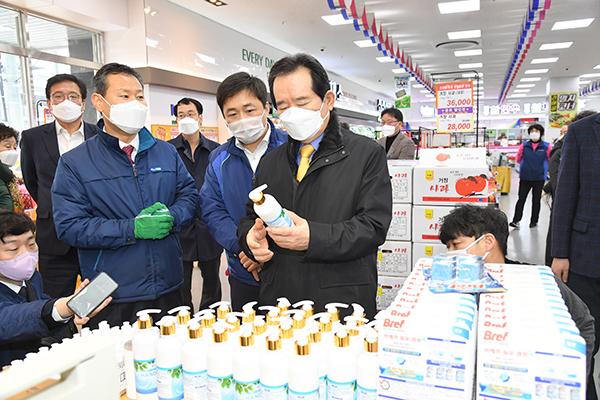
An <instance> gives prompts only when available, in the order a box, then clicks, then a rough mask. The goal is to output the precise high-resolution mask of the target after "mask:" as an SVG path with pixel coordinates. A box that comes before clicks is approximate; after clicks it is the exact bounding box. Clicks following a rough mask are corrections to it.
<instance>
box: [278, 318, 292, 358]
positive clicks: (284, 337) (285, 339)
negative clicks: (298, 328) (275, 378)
mask: <svg viewBox="0 0 600 400" xmlns="http://www.w3.org/2000/svg"><path fill="white" fill-rule="evenodd" d="M279 336H280V337H281V348H282V349H283V354H285V355H286V356H288V357H291V356H293V355H294V351H295V341H294V328H293V327H292V325H290V324H288V323H286V322H284V323H282V324H281V325H280V327H279Z"/></svg>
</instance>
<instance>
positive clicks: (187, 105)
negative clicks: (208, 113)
mask: <svg viewBox="0 0 600 400" xmlns="http://www.w3.org/2000/svg"><path fill="white" fill-rule="evenodd" d="M173 111H174V113H175V116H176V118H177V126H178V128H179V136H177V137H176V138H175V139H172V140H169V143H171V144H172V145H173V146H175V148H176V149H177V152H178V153H179V156H180V157H181V159H182V160H183V163H184V164H185V167H186V168H187V170H188V172H189V173H190V175H192V178H194V181H195V182H196V188H197V189H198V190H200V188H202V185H203V184H204V174H205V173H206V167H207V166H208V156H209V155H210V153H211V151H213V150H214V149H216V148H217V147H219V143H217V142H213V141H212V140H209V139H207V138H205V137H203V136H202V135H201V134H200V126H201V125H202V111H203V107H202V104H201V103H200V102H199V101H198V100H196V99H191V98H188V97H184V98H183V99H181V100H179V101H178V102H177V104H175V107H174V110H173ZM179 240H180V241H181V247H183V302H184V304H185V305H187V306H189V307H190V308H191V310H193V309H194V306H193V305H192V295H191V289H192V271H193V269H194V261H198V267H199V268H200V271H201V272H202V299H201V300H200V309H201V310H203V309H205V308H208V306H209V305H211V304H213V303H216V302H217V301H220V300H221V280H220V279H219V267H220V265H221V253H222V252H223V248H222V247H221V246H219V244H218V243H217V242H215V239H213V237H212V236H211V235H210V233H209V232H208V229H206V226H205V225H204V222H203V221H202V214H201V212H200V211H198V216H197V217H196V219H195V221H194V223H193V224H192V225H191V226H190V227H189V228H187V229H184V230H183V231H181V232H179ZM192 314H193V313H192Z"/></svg>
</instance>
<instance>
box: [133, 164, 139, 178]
mask: <svg viewBox="0 0 600 400" xmlns="http://www.w3.org/2000/svg"><path fill="white" fill-rule="evenodd" d="M131 165H133V176H135V177H136V178H137V177H138V173H137V168H136V167H135V163H132V164H131Z"/></svg>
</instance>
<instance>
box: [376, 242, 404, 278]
mask: <svg viewBox="0 0 600 400" xmlns="http://www.w3.org/2000/svg"><path fill="white" fill-rule="evenodd" d="M411 270H412V243H411V242H400V241H391V240H390V241H387V242H385V243H383V244H382V245H381V246H379V249H377V274H379V275H388V276H408V274H410V271H411Z"/></svg>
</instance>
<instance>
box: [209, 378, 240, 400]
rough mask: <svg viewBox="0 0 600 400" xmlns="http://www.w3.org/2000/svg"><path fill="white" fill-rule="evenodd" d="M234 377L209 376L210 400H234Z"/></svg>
mask: <svg viewBox="0 0 600 400" xmlns="http://www.w3.org/2000/svg"><path fill="white" fill-rule="evenodd" d="M234 386H235V384H234V382H233V375H229V376H222V377H216V376H210V375H208V400H233V388H234Z"/></svg>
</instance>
